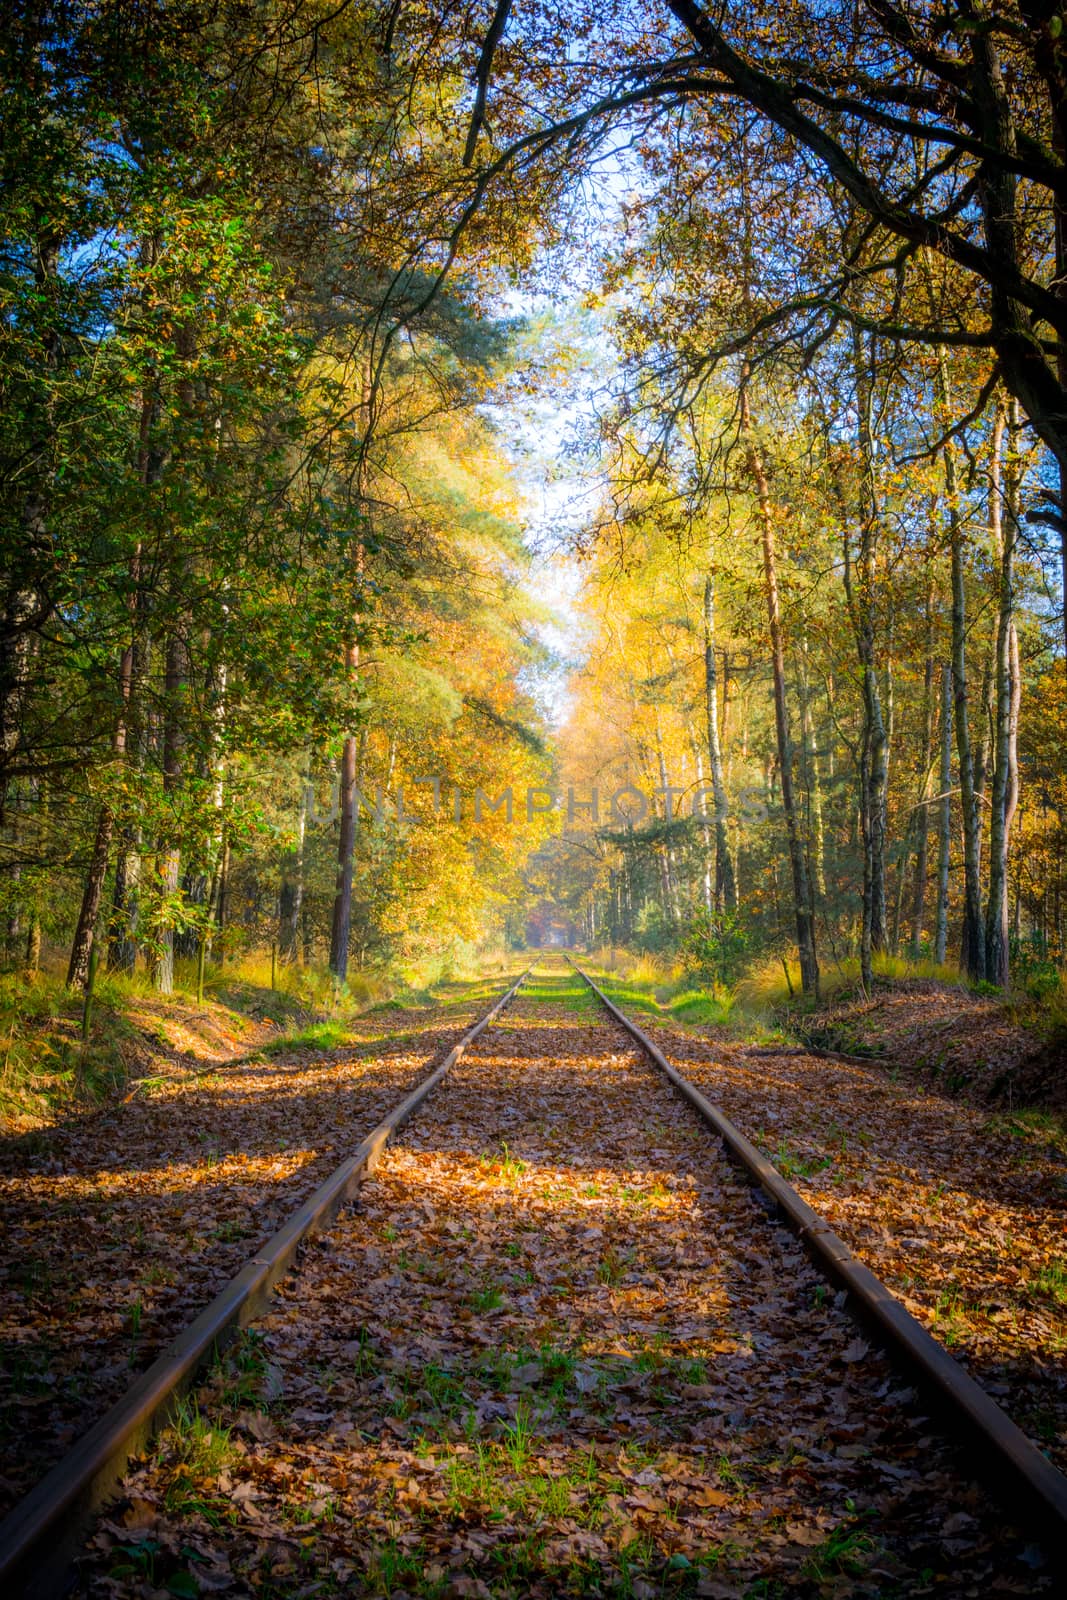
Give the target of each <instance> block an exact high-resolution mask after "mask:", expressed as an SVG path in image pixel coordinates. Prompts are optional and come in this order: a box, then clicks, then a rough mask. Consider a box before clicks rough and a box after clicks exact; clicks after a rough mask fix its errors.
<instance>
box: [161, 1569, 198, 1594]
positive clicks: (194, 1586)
mask: <svg viewBox="0 0 1067 1600" xmlns="http://www.w3.org/2000/svg"><path fill="white" fill-rule="evenodd" d="M167 1588H168V1589H169V1590H170V1592H171V1594H176V1595H178V1596H179V1597H180V1600H199V1595H200V1585H199V1584H198V1583H197V1581H196V1579H195V1578H194V1577H193V1575H192V1573H191V1572H172V1573H171V1575H170V1577H169V1578H168V1579H167Z"/></svg>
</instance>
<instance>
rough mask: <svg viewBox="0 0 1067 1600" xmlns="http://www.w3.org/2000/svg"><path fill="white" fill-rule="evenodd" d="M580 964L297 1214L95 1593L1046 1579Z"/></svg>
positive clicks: (835, 1591)
mask: <svg viewBox="0 0 1067 1600" xmlns="http://www.w3.org/2000/svg"><path fill="white" fill-rule="evenodd" d="M573 982H574V980H566V979H565V980H561V981H559V982H558V984H557V987H558V991H559V995H558V998H559V1001H560V1003H558V1004H553V1003H552V1002H551V1001H550V1000H549V999H547V998H545V997H544V995H543V993H542V994H540V995H537V996H535V997H533V998H528V999H524V998H522V997H520V998H519V1000H518V1001H517V1002H515V1003H514V1004H513V1006H512V1007H511V1008H510V1009H509V1011H508V1012H507V1013H506V1014H505V1016H504V1018H503V1019H502V1020H501V1022H500V1023H499V1024H498V1025H496V1026H494V1027H493V1028H492V1029H491V1030H489V1031H488V1032H487V1033H486V1034H485V1035H483V1037H482V1039H481V1040H479V1042H478V1043H477V1045H476V1046H475V1047H473V1048H472V1049H471V1051H470V1052H469V1053H468V1055H467V1056H466V1057H465V1059H464V1060H463V1062H462V1063H461V1064H460V1066H459V1067H458V1068H457V1069H455V1071H454V1072H453V1073H452V1074H451V1076H450V1078H449V1080H448V1081H447V1083H445V1084H444V1085H442V1086H441V1087H440V1088H439V1089H438V1090H437V1091H436V1092H435V1094H434V1095H433V1097H432V1098H431V1100H430V1101H429V1102H428V1103H427V1105H426V1106H425V1107H424V1108H423V1109H422V1111H421V1112H420V1113H419V1114H418V1116H417V1117H415V1118H413V1119H412V1121H411V1122H410V1123H409V1124H408V1125H407V1127H406V1128H405V1129H404V1130H403V1131H402V1133H401V1134H400V1135H399V1136H398V1140H397V1142H396V1143H395V1145H394V1146H392V1147H390V1149H389V1150H388V1151H387V1152H386V1155H385V1157H384V1158H383V1161H382V1163H381V1165H380V1166H379V1168H378V1169H377V1171H376V1173H375V1175H374V1178H373V1179H372V1180H370V1181H368V1182H367V1183H365V1184H364V1186H363V1188H362V1190H361V1193H360V1198H359V1202H358V1204H357V1205H355V1206H354V1207H352V1208H350V1209H349V1210H348V1211H346V1212H345V1213H344V1214H343V1215H342V1216H341V1217H340V1218H339V1219H338V1221H337V1222H336V1224H335V1225H334V1227H333V1228H332V1229H331V1230H330V1232H329V1233H328V1234H326V1235H323V1236H320V1237H319V1238H317V1239H316V1240H315V1241H313V1242H312V1243H311V1244H310V1245H309V1246H308V1248H307V1249H306V1251H305V1252H304V1254H303V1257H302V1261H301V1265H300V1268H299V1270H298V1272H296V1273H294V1274H292V1275H290V1277H289V1278H288V1279H286V1280H285V1282H284V1283H283V1284H282V1285H281V1286H280V1289H279V1292H278V1294H277V1297H276V1299H275V1301H274V1302H273V1305H272V1308H271V1309H270V1310H269V1312H268V1314H267V1315H265V1316H264V1317H263V1318H262V1320H261V1321H260V1322H259V1323H258V1324H257V1325H256V1326H255V1328H254V1329H252V1330H251V1331H250V1332H249V1334H248V1335H246V1338H245V1340H244V1341H243V1342H242V1343H240V1344H239V1345H238V1346H237V1348H236V1351H235V1353H234V1354H233V1355H231V1356H230V1357H228V1358H226V1359H225V1360H224V1361H223V1362H222V1363H221V1365H220V1367H219V1368H218V1370H217V1371H216V1372H215V1373H214V1374H213V1375H212V1377H211V1378H210V1379H209V1381H208V1383H207V1384H206V1385H205V1386H204V1387H203V1389H202V1390H201V1392H200V1394H199V1396H198V1397H197V1400H196V1402H195V1403H196V1407H197V1410H196V1413H195V1417H186V1418H185V1419H184V1420H183V1421H182V1422H181V1423H180V1425H179V1426H178V1427H176V1428H175V1429H172V1430H170V1431H169V1432H167V1433H166V1434H165V1435H163V1436H162V1438H161V1440H160V1441H159V1442H158V1444H157V1447H156V1449H155V1450H154V1452H153V1453H152V1455H151V1456H150V1457H149V1458H148V1459H146V1460H145V1461H143V1462H142V1463H141V1464H139V1465H138V1466H137V1467H135V1469H134V1470H133V1471H132V1472H131V1473H130V1474H129V1476H128V1478H127V1481H126V1484H125V1496H126V1498H125V1500H124V1501H123V1502H122V1503H121V1504H120V1505H119V1506H118V1507H117V1508H114V1509H113V1511H112V1513H111V1514H110V1516H109V1517H108V1518H107V1519H106V1520H105V1521H104V1522H103V1523H102V1524H101V1525H100V1526H99V1528H98V1529H97V1532H96V1533H95V1535H94V1536H93V1539H92V1541H91V1543H90V1546H89V1549H88V1551H87V1554H86V1557H85V1560H84V1564H83V1567H82V1578H81V1584H82V1592H83V1593H87V1594H90V1595H93V1596H104V1595H108V1596H116V1597H119V1596H123V1597H124V1596H135V1595H136V1596H142V1595H151V1596H155V1595H158V1594H164V1593H171V1594H174V1593H181V1592H184V1591H183V1589H182V1585H183V1584H189V1585H195V1586H196V1588H197V1589H198V1591H199V1592H225V1591H232V1592H234V1593H239V1594H255V1595H272V1596H292V1597H302V1596H305V1595H311V1594H315V1595H323V1596H329V1595H340V1594H345V1595H367V1596H378V1595H391V1596H393V1597H394V1600H397V1597H401V1596H405V1595H407V1596H413V1595H418V1596H453V1595H476V1596H483V1597H484V1596H487V1595H488V1596H497V1597H504V1596H515V1597H518V1596H520V1595H521V1596H526V1595H529V1596H549V1595H556V1594H563V1593H575V1594H589V1595H594V1594H596V1595H600V1594H603V1595H608V1594H612V1595H620V1596H621V1595H629V1596H635V1597H641V1596H644V1597H646V1600H647V1597H650V1596H653V1595H661V1594H662V1595H696V1596H709V1597H729V1596H738V1597H740V1596H746V1595H749V1596H753V1597H754V1596H757V1595H760V1596H772V1595H786V1594H788V1595H790V1596H792V1595H797V1596H803V1595H811V1596H815V1595H819V1596H823V1595H833V1596H842V1597H843V1596H848V1595H854V1596H875V1595H877V1596H891V1595H901V1596H903V1595H908V1596H912V1595H925V1594H931V1595H933V1594H937V1595H942V1596H957V1595H958V1596H963V1595H985V1594H988V1593H1006V1594H1026V1595H1034V1594H1041V1593H1046V1592H1051V1587H1050V1585H1051V1580H1050V1578H1049V1577H1048V1575H1047V1574H1046V1573H1045V1571H1044V1570H1043V1568H1042V1567H1041V1565H1040V1563H1041V1559H1042V1558H1041V1555H1040V1553H1039V1552H1037V1551H1036V1550H1035V1548H1034V1546H1033V1545H1031V1544H1029V1543H1028V1542H1027V1541H1026V1540H1025V1539H1024V1538H1023V1537H1022V1535H1021V1534H1020V1533H1019V1532H1018V1530H1016V1529H1014V1528H1012V1527H1011V1525H1010V1524H1009V1523H1008V1521H1007V1520H1006V1519H1005V1517H1004V1515H1003V1513H1002V1511H1001V1510H1000V1508H999V1507H996V1506H994V1505H993V1504H992V1503H991V1502H990V1501H989V1499H988V1498H987V1496H986V1494H985V1492H984V1491H983V1490H982V1489H981V1488H980V1487H979V1486H978V1485H976V1484H975V1483H974V1482H973V1481H971V1478H970V1476H969V1473H968V1470H967V1464H966V1462H965V1461H964V1460H963V1459H962V1458H961V1455H960V1454H959V1452H957V1451H956V1450H955V1449H954V1448H953V1447H952V1446H951V1445H950V1444H949V1443H948V1442H947V1441H946V1440H945V1439H944V1438H943V1437H942V1436H941V1435H940V1433H939V1432H938V1431H937V1429H936V1428H935V1427H934V1426H933V1424H931V1423H930V1422H929V1421H928V1420H927V1419H926V1418H925V1416H924V1415H923V1412H922V1410H921V1408H920V1407H919V1405H918V1402H917V1400H916V1397H915V1396H914V1394H913V1393H912V1392H911V1391H910V1390H909V1389H908V1388H907V1386H906V1384H905V1383H904V1382H903V1381H902V1379H901V1378H900V1377H899V1376H898V1375H897V1374H896V1373H895V1372H894V1371H893V1369H892V1368H891V1367H890V1366H889V1364H888V1363H887V1361H886V1360H885V1359H884V1358H883V1357H882V1356H881V1355H880V1354H879V1352H878V1351H877V1349H875V1348H873V1347H871V1346H870V1345H869V1344H868V1342H867V1341H866V1339H864V1338H861V1337H860V1336H859V1335H858V1330H857V1328H856V1326H855V1324H854V1323H853V1322H852V1321H851V1319H850V1318H849V1317H848V1316H847V1314H846V1312H845V1310H844V1308H843V1307H842V1305H840V1304H839V1303H838V1300H837V1298H835V1296H834V1295H832V1294H828V1293H827V1292H826V1287H825V1285H824V1283H823V1282H822V1281H821V1280H820V1279H819V1277H818V1276H817V1274H816V1273H815V1271H814V1269H813V1267H812V1266H811V1265H810V1263H809V1262H808V1260H807V1258H806V1257H805V1256H804V1254H803V1251H802V1250H801V1248H800V1246H799V1245H798V1244H797V1242H796V1241H795V1240H794V1239H793V1238H792V1236H791V1235H790V1234H788V1233H787V1232H786V1231H785V1230H783V1229H782V1228H781V1227H780V1226H778V1225H777V1224H775V1223H773V1222H771V1221H770V1220H769V1219H768V1217H767V1215H766V1213H765V1211H764V1209H763V1208H762V1207H761V1206H760V1204H759V1202H758V1200H757V1199H756V1198H755V1197H754V1196H753V1194H752V1192H751V1191H750V1190H749V1189H748V1188H747V1187H746V1186H744V1185H743V1184H742V1183H741V1181H740V1180H739V1179H738V1177H737V1175H736V1174H735V1173H734V1171H733V1169H732V1168H731V1167H730V1166H729V1165H728V1163H727V1162H726V1160H725V1158H724V1156H723V1154H722V1151H721V1147H720V1146H719V1144H718V1141H716V1140H715V1139H714V1138H713V1137H712V1136H711V1134H710V1133H709V1132H708V1131H707V1130H706V1129H705V1128H704V1127H703V1126H702V1125H701V1124H700V1123H699V1122H698V1121H697V1120H696V1118H695V1117H694V1115H693V1114H692V1113H691V1112H690V1111H689V1110H688V1109H687V1108H685V1107H684V1106H683V1105H682V1104H681V1103H680V1101H679V1100H678V1099H677V1098H676V1097H675V1096H674V1095H673V1094H672V1092H671V1091H670V1089H669V1087H668V1086H667V1085H666V1084H665V1083H664V1082H663V1081H662V1079H661V1078H659V1076H658V1075H657V1074H656V1073H655V1071H654V1069H652V1068H651V1067H650V1066H649V1065H648V1064H647V1062H646V1061H645V1060H644V1059H643V1058H642V1057H640V1056H638V1055H637V1054H636V1053H635V1052H634V1050H633V1049H632V1048H631V1046H630V1043H629V1041H628V1039H627V1038H626V1036H625V1035H624V1034H623V1033H622V1031H621V1030H619V1029H618V1028H616V1027H615V1026H613V1025H606V1024H604V1023H601V1022H595V1021H591V1020H590V1018H589V1013H588V1012H587V1011H583V1010H582V1008H580V1007H577V1006H574V1005H567V1004H565V1003H563V1002H565V1001H566V1000H567V998H568V996H569V994H570V992H571V990H570V987H569V986H570V985H572V984H573ZM250 1340H251V1341H254V1342H253V1343H252V1345H251V1348H250V1346H249V1341H250ZM268 1372H269V1373H270V1374H271V1379H270V1385H269V1389H268V1387H267V1381H266V1374H267V1373H268ZM131 1517H133V1518H134V1519H135V1521H134V1522H133V1523H131V1522H130V1521H129V1519H130V1518H131ZM176 1585H177V1587H176ZM190 1592H191V1591H190Z"/></svg>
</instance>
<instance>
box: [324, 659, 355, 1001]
mask: <svg viewBox="0 0 1067 1600" xmlns="http://www.w3.org/2000/svg"><path fill="white" fill-rule="evenodd" d="M357 665H358V652H357V650H356V647H355V646H354V645H350V646H349V647H348V648H347V650H346V651H345V666H346V667H347V668H348V669H349V671H350V672H354V671H355V669H356V667H357ZM340 778H341V786H340V804H341V825H340V829H339V831H338V837H337V889H336V892H335V894H334V902H333V920H332V923H331V926H330V971H331V972H332V973H333V975H334V977H335V978H336V979H337V981H338V983H344V981H345V979H346V977H347V976H348V941H349V936H350V934H351V931H352V860H353V853H354V851H355V843H356V738H355V735H354V734H351V733H350V734H348V736H347V737H346V739H345V742H344V746H343V747H342V750H341V773H340Z"/></svg>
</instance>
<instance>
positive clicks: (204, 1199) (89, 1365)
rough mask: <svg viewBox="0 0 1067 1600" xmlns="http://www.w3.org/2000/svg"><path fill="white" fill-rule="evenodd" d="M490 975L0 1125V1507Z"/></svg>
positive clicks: (306, 1188)
mask: <svg viewBox="0 0 1067 1600" xmlns="http://www.w3.org/2000/svg"><path fill="white" fill-rule="evenodd" d="M501 987H502V983H501V982H498V983H497V984H496V986H495V987H494V988H493V989H492V991H490V990H489V989H488V988H486V986H484V985H476V986H471V988H470V990H469V992H468V994H467V995H465V996H464V995H462V994H461V995H459V996H458V997H457V998H456V1000H455V1001H454V1002H453V1003H452V1004H450V1005H448V1006H443V1005H442V1006H439V1007H434V1008H428V1009H425V1010H416V1011H398V1010H391V1011H390V1012H389V1013H388V1014H387V1015H383V1014H378V1015H375V1014H371V1015H367V1016H364V1017H362V1018H357V1019H356V1020H355V1021H353V1022H352V1023H350V1024H346V1029H347V1032H348V1034H349V1036H350V1038H351V1040H352V1043H351V1044H346V1045H345V1046H344V1047H342V1048H337V1049H330V1050H322V1049H308V1048H304V1049H301V1048H294V1049H290V1050H288V1051H287V1052H286V1053H285V1054H282V1055H273V1054H271V1055H269V1056H264V1055H260V1056H255V1055H253V1056H251V1057H247V1058H245V1059H242V1060H238V1061H235V1062H232V1063H230V1064H225V1063H217V1064H215V1066H214V1067H212V1068H211V1070H209V1071H206V1072H205V1071H200V1072H196V1073H191V1072H190V1071H189V1070H188V1066H187V1064H184V1065H182V1066H181V1067H177V1066H176V1067H175V1069H174V1070H173V1071H172V1072H171V1073H169V1074H162V1075H159V1076H157V1077H155V1078H153V1079H152V1081H151V1083H150V1084H149V1085H148V1086H147V1087H145V1088H144V1090H143V1092H141V1093H138V1094H137V1095H135V1096H134V1097H132V1098H130V1099H128V1100H127V1101H125V1102H123V1103H118V1104H113V1105H111V1106H109V1107H107V1108H106V1109H105V1110H104V1111H103V1112H97V1113H95V1114H88V1115H84V1116H76V1117H71V1118H68V1119H67V1120H66V1121H64V1122H61V1123H59V1124H57V1125H56V1126H54V1127H51V1128H49V1129H47V1130H44V1131H39V1130H35V1131H34V1132H33V1133H32V1134H30V1135H26V1134H20V1135H15V1136H12V1137H9V1138H7V1139H6V1140H2V1141H0V1230H2V1235H3V1240H4V1247H3V1260H2V1262H0V1380H2V1381H0V1515H2V1514H3V1513H4V1512H6V1511H7V1510H8V1509H9V1508H10V1506H11V1505H12V1504H13V1503H14V1502H15V1501H16V1500H17V1499H18V1498H19V1496H20V1495H22V1494H24V1493H25V1492H26V1491H27V1490H28V1489H29V1488H31V1487H32V1485H33V1483H34V1482H35V1481H36V1480H37V1479H38V1478H39V1477H40V1476H41V1474H42V1473H43V1472H45V1471H46V1470H47V1469H48V1468H49V1467H50V1466H51V1465H52V1464H53V1463H54V1462H55V1461H56V1460H58V1459H59V1457H60V1456H61V1455H62V1454H63V1452H64V1450H66V1449H68V1448H69V1447H70V1445H71V1444H72V1443H73V1442H74V1440H75V1439H76V1438H77V1437H78V1436H79V1435H80V1434H81V1433H82V1432H84V1431H85V1429H86V1428H87V1427H89V1426H90V1425H91V1424H92V1423H93V1422H94V1421H95V1420H96V1418H97V1417H98V1416H99V1415H101V1414H102V1413H103V1411H104V1410H105V1409H106V1408H107V1406H108V1405H110V1404H111V1403H112V1402H113V1401H115V1400H116V1399H117V1398H118V1397H119V1396H120V1395H121V1394H122V1392H123V1391H124V1389H125V1388H126V1387H127V1386H128V1385H129V1383H130V1382H131V1381H132V1379H133V1378H134V1377H135V1376H136V1375H137V1373H138V1372H141V1371H143V1370H144V1369H145V1368H146V1367H147V1366H148V1365H150V1363H151V1362H152V1360H153V1359H154V1358H155V1356H156V1355H157V1354H158V1353H159V1351H160V1350H161V1349H162V1347H163V1346H164V1345H165V1344H166V1342H167V1340H168V1339H170V1338H172V1337H173V1336H174V1335H175V1334H176V1333H177V1332H179V1331H180V1329H181V1328H183V1327H184V1326H185V1325H186V1324H187V1323H188V1322H190V1321H191V1320H192V1318H193V1317H194V1316H195V1315H196V1314H197V1312H198V1311H199V1310H200V1309H201V1308H202V1307H203V1306H204V1305H206V1304H207V1302H208V1301H209V1300H210V1299H211V1297H212V1295H214V1294H216V1293H217V1292H218V1291H219V1289H220V1288H221V1287H222V1286H223V1284H224V1283H226V1281H227V1280H228V1279H229V1278H230V1277H231V1276H232V1275H233V1274H234V1273H235V1272H236V1271H237V1270H238V1269H239V1268H240V1267H241V1266H242V1265H243V1263H244V1262H245V1261H246V1260H247V1259H248V1258H249V1257H250V1256H251V1255H252V1254H253V1253H254V1252H255V1250H256V1248H257V1246H258V1245H259V1244H260V1243H261V1242H262V1241H263V1240H264V1239H266V1238H268V1237H269V1236H270V1235H271V1234H272V1233H273V1232H274V1231H275V1230H276V1229H277V1228H279V1227H280V1226H281V1225H282V1223H283V1222H284V1221H285V1220H286V1219H287V1218H288V1216H289V1215H290V1214H291V1213H292V1212H293V1211H294V1210H295V1209H296V1207H297V1206H298V1205H299V1204H300V1202H301V1201H302V1200H303V1199H305V1198H306V1197H307V1196H308V1195H309V1194H310V1193H311V1192H312V1191H313V1190H314V1189H315V1187H316V1186H317V1185H318V1184H319V1183H321V1182H322V1181H323V1179H324V1178H325V1177H326V1176H327V1175H328V1174H329V1173H330V1172H331V1171H332V1170H333V1169H334V1167H336V1166H337V1165H338V1164H339V1163H340V1162H341V1161H342V1160H343V1159H344V1158H345V1157H346V1156H348V1155H350V1154H351V1152H352V1150H353V1149H354V1148H355V1146H356V1145H358V1144H359V1142H360V1140H361V1139H363V1138H364V1137H365V1136H366V1135H367V1134H368V1133H369V1132H370V1131H371V1129H372V1128H373V1127H374V1126H375V1125H376V1124H377V1123H378V1122H379V1121H380V1120H381V1118H382V1117H383V1116H385V1115H386V1114H387V1112H389V1111H390V1110H392V1108H393V1106H394V1105H395V1104H396V1103H397V1102H398V1101H399V1100H400V1099H402V1098H403V1096H404V1095H405V1094H406V1093H407V1092H408V1091H409V1090H410V1089H411V1088H413V1087H414V1085H415V1084H416V1083H418V1082H419V1081H420V1080H421V1078H422V1077H424V1076H425V1074H426V1072H427V1071H428V1070H429V1069H430V1065H431V1064H432V1063H435V1062H436V1061H437V1060H439V1059H441V1057H442V1056H443V1055H444V1053H445V1052H446V1051H447V1049H448V1048H450V1047H451V1045H452V1044H454V1043H455V1042H456V1039H457V1038H458V1037H459V1036H460V1034H461V1033H462V1032H463V1030H464V1029H465V1028H466V1027H468V1026H469V1025H470V1023H471V1022H472V1021H474V1020H475V1018H476V1017H477V1016H478V1015H479V1014H480V1013H481V1012H482V1011H483V1010H485V1009H486V1008H487V1006H488V1004H489V1003H490V1001H491V999H492V998H493V996H494V995H495V994H498V993H499V992H500V989H501Z"/></svg>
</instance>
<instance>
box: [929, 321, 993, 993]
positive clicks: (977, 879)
mask: <svg viewBox="0 0 1067 1600" xmlns="http://www.w3.org/2000/svg"><path fill="white" fill-rule="evenodd" d="M935 388H936V393H937V400H938V409H939V412H940V414H941V417H942V418H945V417H947V416H948V414H949V407H948V382H947V378H946V363H945V352H944V350H943V349H942V348H940V347H939V348H938V352H937V367H936V383H935ZM943 460H944V471H945V498H946V500H947V502H948V525H949V553H950V559H951V567H952V686H953V699H954V707H953V710H954V715H955V721H956V752H957V756H958V758H959V775H960V809H961V811H962V813H963V937H962V943H961V951H960V965H961V967H962V968H963V970H964V972H965V973H966V974H967V976H968V977H969V978H982V977H984V975H985V923H984V920H983V917H982V885H981V825H982V819H981V816H980V814H979V809H978V806H979V801H978V793H977V788H976V784H975V772H974V756H973V752H972V748H971V728H970V715H969V702H970V690H969V686H968V682H967V596H966V589H965V582H964V579H965V573H964V545H963V541H964V529H963V518H962V517H961V516H960V506H959V487H958V483H957V478H956V456H955V449H954V446H953V445H952V444H951V443H948V444H946V445H945V448H944V451H943Z"/></svg>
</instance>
